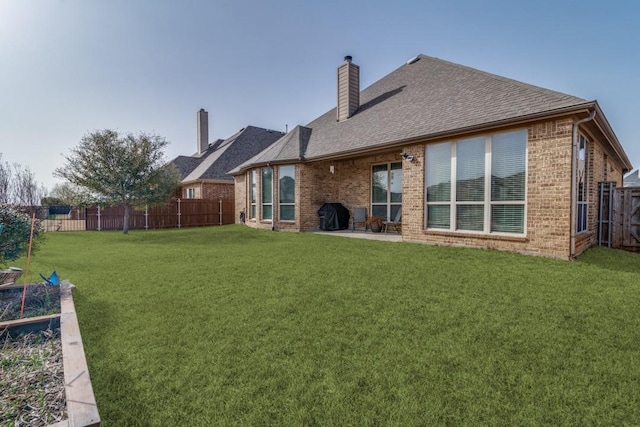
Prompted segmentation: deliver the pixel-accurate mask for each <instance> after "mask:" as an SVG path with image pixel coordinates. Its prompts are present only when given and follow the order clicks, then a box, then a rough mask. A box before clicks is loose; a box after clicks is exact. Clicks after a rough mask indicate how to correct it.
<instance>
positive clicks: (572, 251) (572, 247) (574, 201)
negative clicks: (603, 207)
mask: <svg viewBox="0 0 640 427" xmlns="http://www.w3.org/2000/svg"><path fill="white" fill-rule="evenodd" d="M595 116H596V110H593V111H592V112H591V114H590V115H589V117H585V118H584V119H580V120H578V121H577V122H574V123H573V130H572V134H571V139H572V143H571V209H570V210H569V212H570V215H569V221H571V225H570V229H571V237H570V239H569V259H574V258H575V256H576V234H577V231H576V230H577V224H576V210H577V208H578V183H577V182H576V168H577V167H578V164H577V162H576V157H577V154H578V128H579V127H580V125H581V124H582V123H584V122H588V121H590V120H593V119H594V117H595Z"/></svg>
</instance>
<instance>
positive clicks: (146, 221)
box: [144, 205, 149, 230]
mask: <svg viewBox="0 0 640 427" xmlns="http://www.w3.org/2000/svg"><path fill="white" fill-rule="evenodd" d="M144 229H145V230H148V229H149V205H144Z"/></svg>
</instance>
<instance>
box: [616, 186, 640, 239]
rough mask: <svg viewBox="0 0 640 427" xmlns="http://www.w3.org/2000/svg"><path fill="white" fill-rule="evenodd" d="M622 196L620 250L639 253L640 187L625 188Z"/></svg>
mask: <svg viewBox="0 0 640 427" xmlns="http://www.w3.org/2000/svg"><path fill="white" fill-rule="evenodd" d="M618 191H619V192H620V193H621V194H622V200H621V205H620V210H621V213H622V249H628V250H632V251H635V252H638V251H640V187H625V188H621V189H619V190H618Z"/></svg>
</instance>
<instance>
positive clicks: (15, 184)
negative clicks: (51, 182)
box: [0, 154, 47, 206]
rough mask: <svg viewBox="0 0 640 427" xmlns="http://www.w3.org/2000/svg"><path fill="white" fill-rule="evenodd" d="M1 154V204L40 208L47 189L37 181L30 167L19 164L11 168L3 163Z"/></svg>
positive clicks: (6, 163)
mask: <svg viewBox="0 0 640 427" xmlns="http://www.w3.org/2000/svg"><path fill="white" fill-rule="evenodd" d="M1 159H2V154H0V203H7V204H12V205H21V206H38V205H40V201H41V200H42V198H43V197H44V196H46V194H47V189H46V188H45V187H43V186H42V185H40V184H38V182H37V181H36V176H35V174H34V173H33V172H31V170H29V168H28V167H22V166H20V165H19V164H18V163H14V164H13V166H11V165H10V164H9V163H8V162H2V161H1Z"/></svg>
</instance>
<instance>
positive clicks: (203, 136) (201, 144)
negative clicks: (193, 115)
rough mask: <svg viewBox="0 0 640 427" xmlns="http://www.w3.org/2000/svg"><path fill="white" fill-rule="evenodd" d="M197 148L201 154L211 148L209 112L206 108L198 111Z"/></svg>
mask: <svg viewBox="0 0 640 427" xmlns="http://www.w3.org/2000/svg"><path fill="white" fill-rule="evenodd" d="M196 148H197V154H198V155H199V156H200V155H202V153H204V152H205V151H207V148H209V113H207V112H206V111H205V110H204V108H201V109H200V111H198V146H197V147H196Z"/></svg>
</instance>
